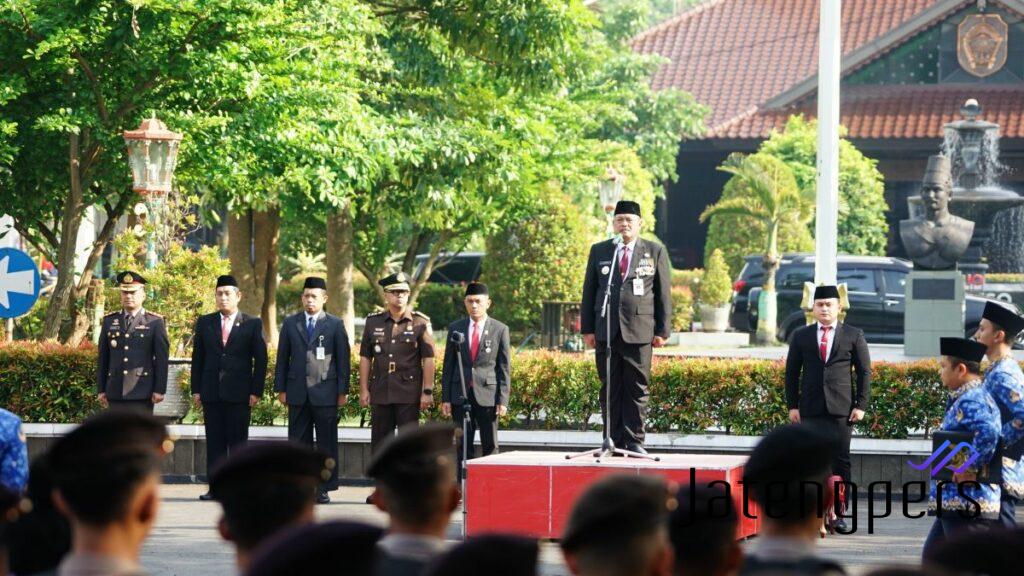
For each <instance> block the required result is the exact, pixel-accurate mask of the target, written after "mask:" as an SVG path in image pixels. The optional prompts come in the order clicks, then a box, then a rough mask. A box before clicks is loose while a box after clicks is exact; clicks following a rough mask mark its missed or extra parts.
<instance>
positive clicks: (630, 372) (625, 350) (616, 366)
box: [595, 335, 653, 448]
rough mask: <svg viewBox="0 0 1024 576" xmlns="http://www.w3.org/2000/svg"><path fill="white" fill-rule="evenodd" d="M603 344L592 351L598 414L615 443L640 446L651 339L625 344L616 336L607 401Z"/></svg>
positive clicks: (599, 343)
mask: <svg viewBox="0 0 1024 576" xmlns="http://www.w3.org/2000/svg"><path fill="white" fill-rule="evenodd" d="M605 346H606V343H605V342H600V341H599V342H598V343H597V350H596V354H595V357H596V359H597V375H598V377H599V378H600V379H601V415H602V417H603V418H604V425H605V427H606V428H607V429H608V431H609V434H610V436H611V439H612V442H615V446H616V447H618V448H629V447H630V446H634V445H638V446H642V445H643V443H644V422H645V420H646V419H647V386H648V385H649V384H650V381H651V356H652V354H653V348H652V347H651V344H650V342H648V343H646V344H627V343H625V342H623V341H622V336H621V335H616V336H615V338H614V339H613V340H612V348H611V386H610V394H611V397H610V398H608V402H607V403H606V402H605V390H606V388H609V387H608V385H607V384H606V380H607V375H606V374H605V359H606V358H607V357H608V352H607V349H606V347H605ZM606 407H607V409H606Z"/></svg>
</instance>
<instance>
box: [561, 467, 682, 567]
mask: <svg viewBox="0 0 1024 576" xmlns="http://www.w3.org/2000/svg"><path fill="white" fill-rule="evenodd" d="M674 506H675V498H674V495H671V494H670V493H669V489H668V486H667V485H666V483H665V481H664V480H662V479H660V478H655V477H650V476H627V475H624V474H615V475H612V476H608V477H605V478H603V479H601V480H598V481H597V482H595V483H594V484H593V485H592V486H590V487H589V488H588V489H587V490H586V491H585V492H584V493H583V494H582V495H581V496H580V497H579V499H577V500H576V503H575V504H574V505H573V507H572V512H570V514H569V519H568V521H567V523H566V527H565V531H564V533H563V534H562V541H561V546H562V551H563V553H564V554H565V560H566V564H568V565H569V569H570V571H572V573H573V574H576V575H577V576H629V575H634V574H670V573H671V570H672V559H673V557H672V550H671V546H670V544H669V541H668V525H667V519H668V514H669V511H670V509H671V508H673V507H674Z"/></svg>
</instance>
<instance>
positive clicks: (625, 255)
mask: <svg viewBox="0 0 1024 576" xmlns="http://www.w3.org/2000/svg"><path fill="white" fill-rule="evenodd" d="M628 273H629V246H626V245H623V246H622V256H621V257H620V258H619V274H621V275H622V279H623V280H625V279H626V274H628Z"/></svg>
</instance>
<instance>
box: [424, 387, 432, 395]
mask: <svg viewBox="0 0 1024 576" xmlns="http://www.w3.org/2000/svg"><path fill="white" fill-rule="evenodd" d="M433 393H434V389H433V388H424V389H423V394H424V395H425V396H426V395H430V394H433Z"/></svg>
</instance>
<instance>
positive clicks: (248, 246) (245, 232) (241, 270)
mask: <svg viewBox="0 0 1024 576" xmlns="http://www.w3.org/2000/svg"><path fill="white" fill-rule="evenodd" d="M228 238H229V240H228V260H229V261H230V262H231V273H232V274H233V275H234V276H235V280H237V281H238V289H239V290H241V291H242V301H241V302H239V304H238V307H239V309H240V310H241V311H242V312H245V313H246V314H249V315H252V316H258V315H260V312H261V311H262V309H263V287H262V286H260V285H259V284H258V283H257V282H256V271H255V268H254V266H253V258H252V256H253V250H252V211H251V210H248V211H246V212H244V213H242V214H231V215H229V216H228Z"/></svg>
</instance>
